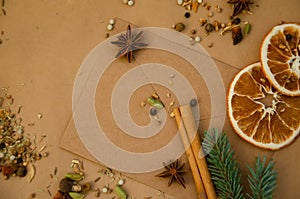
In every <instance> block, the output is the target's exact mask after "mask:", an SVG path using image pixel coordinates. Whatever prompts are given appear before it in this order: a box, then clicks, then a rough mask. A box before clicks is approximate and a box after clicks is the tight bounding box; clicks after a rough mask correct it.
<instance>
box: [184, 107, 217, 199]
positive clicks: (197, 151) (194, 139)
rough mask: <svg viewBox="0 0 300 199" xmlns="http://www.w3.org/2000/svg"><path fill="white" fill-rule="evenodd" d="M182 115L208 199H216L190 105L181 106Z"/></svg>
mask: <svg viewBox="0 0 300 199" xmlns="http://www.w3.org/2000/svg"><path fill="white" fill-rule="evenodd" d="M180 113H181V117H182V120H183V123H184V126H185V129H186V132H187V135H188V139H189V141H190V143H191V148H192V151H193V153H194V157H195V160H196V163H197V166H198V169H199V171H200V175H201V178H202V181H203V184H204V188H205V192H206V195H207V198H208V199H216V198H217V194H216V191H215V187H214V184H213V182H212V180H211V178H210V173H209V171H208V168H207V162H206V159H205V157H204V154H203V151H202V148H201V142H200V137H199V136H198V134H197V128H196V125H195V120H194V117H193V113H192V110H191V107H190V106H189V105H185V106H181V107H180Z"/></svg>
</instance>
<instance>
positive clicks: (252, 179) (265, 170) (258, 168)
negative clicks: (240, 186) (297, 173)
mask: <svg viewBox="0 0 300 199" xmlns="http://www.w3.org/2000/svg"><path fill="white" fill-rule="evenodd" d="M248 169H249V171H250V175H248V182H249V185H250V189H251V191H252V195H250V194H247V196H248V197H249V198H251V199H272V196H273V191H274V189H275V188H276V185H277V172H276V171H275V170H274V162H273V161H270V162H269V163H268V164H267V165H266V157H265V156H264V157H263V158H262V159H261V158H260V157H257V158H256V163H255V167H254V169H252V168H250V167H249V166H248Z"/></svg>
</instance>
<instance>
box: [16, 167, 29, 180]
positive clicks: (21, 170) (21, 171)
mask: <svg viewBox="0 0 300 199" xmlns="http://www.w3.org/2000/svg"><path fill="white" fill-rule="evenodd" d="M16 174H17V176H19V177H24V176H26V174H27V168H26V167H24V166H21V167H19V168H18V169H17V172H16Z"/></svg>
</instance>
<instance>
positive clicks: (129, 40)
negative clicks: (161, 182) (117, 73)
mask: <svg viewBox="0 0 300 199" xmlns="http://www.w3.org/2000/svg"><path fill="white" fill-rule="evenodd" d="M142 34H143V31H140V32H139V33H133V32H132V30H131V26H130V24H129V25H128V27H127V32H126V33H125V34H121V35H120V36H118V40H117V41H112V42H111V43H112V44H114V45H117V46H118V47H120V48H121V49H120V50H119V52H118V53H117V55H116V58H119V57H122V56H126V57H127V60H128V62H129V63H131V62H132V61H133V51H135V50H138V49H140V48H143V47H145V46H147V44H145V43H142V42H140V40H141V38H142Z"/></svg>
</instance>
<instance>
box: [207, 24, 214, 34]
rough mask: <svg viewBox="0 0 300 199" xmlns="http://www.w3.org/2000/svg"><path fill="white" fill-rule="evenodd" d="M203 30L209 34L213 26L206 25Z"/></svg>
mask: <svg viewBox="0 0 300 199" xmlns="http://www.w3.org/2000/svg"><path fill="white" fill-rule="evenodd" d="M205 30H206V31H207V32H211V31H213V30H214V26H213V25H212V24H211V23H208V24H206V25H205Z"/></svg>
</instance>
